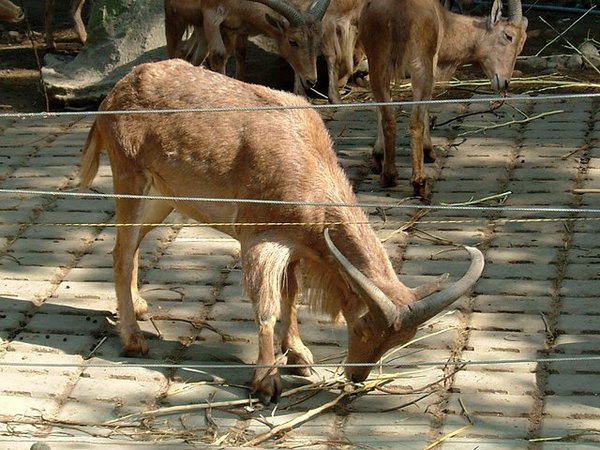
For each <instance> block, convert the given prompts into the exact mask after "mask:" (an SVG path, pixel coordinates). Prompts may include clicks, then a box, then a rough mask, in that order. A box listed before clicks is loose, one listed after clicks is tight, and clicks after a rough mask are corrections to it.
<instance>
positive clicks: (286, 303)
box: [281, 266, 313, 377]
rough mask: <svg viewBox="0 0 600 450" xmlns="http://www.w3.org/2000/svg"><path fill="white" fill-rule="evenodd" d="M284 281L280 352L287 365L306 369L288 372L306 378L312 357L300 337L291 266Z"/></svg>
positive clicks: (296, 289) (295, 292)
mask: <svg viewBox="0 0 600 450" xmlns="http://www.w3.org/2000/svg"><path fill="white" fill-rule="evenodd" d="M286 280H287V285H286V286H284V288H283V295H282V296H283V301H282V302H281V324H282V329H281V336H282V342H281V350H282V351H283V353H284V355H286V356H287V364H293V365H299V364H306V367H295V368H290V370H291V372H292V373H295V374H297V375H301V376H305V377H307V376H309V375H310V367H309V366H310V365H311V364H313V356H312V353H311V352H310V350H309V349H308V348H307V347H306V346H305V345H304V343H303V342H302V338H301V337H300V330H299V328H298V309H297V307H296V294H297V292H298V282H297V279H296V274H295V272H294V268H293V266H291V267H289V268H288V276H287V277H286Z"/></svg>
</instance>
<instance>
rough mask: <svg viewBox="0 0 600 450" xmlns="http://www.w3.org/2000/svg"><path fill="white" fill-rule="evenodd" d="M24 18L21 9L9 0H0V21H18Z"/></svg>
mask: <svg viewBox="0 0 600 450" xmlns="http://www.w3.org/2000/svg"><path fill="white" fill-rule="evenodd" d="M24 18H25V14H24V13H23V10H22V9H21V8H19V7H18V6H17V5H15V4H13V3H12V2H10V1H9V0H0V22H13V23H16V22H20V21H21V20H23V19H24Z"/></svg>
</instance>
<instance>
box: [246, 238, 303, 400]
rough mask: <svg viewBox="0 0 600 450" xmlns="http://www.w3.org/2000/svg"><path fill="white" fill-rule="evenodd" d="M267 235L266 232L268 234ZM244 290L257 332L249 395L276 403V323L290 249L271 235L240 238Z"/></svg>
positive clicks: (277, 382)
mask: <svg viewBox="0 0 600 450" xmlns="http://www.w3.org/2000/svg"><path fill="white" fill-rule="evenodd" d="M267 233H268V232H267ZM240 242H241V246H242V266H243V268H244V287H245V291H246V292H247V293H248V295H249V296H250V298H251V300H252V305H253V309H254V318H255V320H256V326H257V328H258V360H257V364H258V365H259V366H266V367H258V368H256V369H255V370H254V375H253V377H252V393H253V394H256V395H257V396H258V398H259V399H260V401H261V402H263V403H264V404H269V403H271V402H275V403H276V402H278V401H279V396H280V394H281V389H282V385H281V378H280V376H279V371H278V369H277V367H275V365H276V363H277V362H276V360H275V343H274V334H275V331H274V330H275V323H276V322H277V318H278V317H279V313H280V308H281V302H282V293H283V288H284V284H285V283H284V279H285V274H286V271H287V270H288V265H289V260H290V252H291V248H290V247H289V246H287V245H286V244H285V242H284V241H282V240H279V239H277V238H276V237H275V236H273V235H269V234H264V235H254V236H249V237H248V238H246V237H245V236H243V235H242V236H240Z"/></svg>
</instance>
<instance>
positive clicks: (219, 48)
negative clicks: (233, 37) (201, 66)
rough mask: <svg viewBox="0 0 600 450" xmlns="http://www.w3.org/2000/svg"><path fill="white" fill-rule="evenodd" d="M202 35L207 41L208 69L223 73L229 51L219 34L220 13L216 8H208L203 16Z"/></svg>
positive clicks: (221, 18) (221, 19) (221, 20)
mask: <svg viewBox="0 0 600 450" xmlns="http://www.w3.org/2000/svg"><path fill="white" fill-rule="evenodd" d="M203 19H204V20H203V25H204V27H203V28H204V35H205V36H206V41H207V42H208V65H209V68H210V70H213V71H215V72H219V73H222V74H225V70H226V68H227V67H226V66H227V60H228V59H229V52H228V49H227V47H226V46H225V43H224V42H223V36H222V34H221V23H222V22H223V17H222V14H220V13H219V11H218V10H215V9H209V10H207V11H206V12H205V13H204V17H203Z"/></svg>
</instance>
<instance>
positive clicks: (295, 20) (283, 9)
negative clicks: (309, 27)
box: [250, 0, 305, 27]
mask: <svg viewBox="0 0 600 450" xmlns="http://www.w3.org/2000/svg"><path fill="white" fill-rule="evenodd" d="M250 1H252V2H256V3H262V4H263V5H266V6H268V7H269V8H271V9H272V10H273V11H275V12H278V13H279V14H281V15H282V16H283V17H285V18H286V19H287V20H288V22H289V23H290V25H291V26H293V27H299V26H302V25H304V23H305V20H304V18H303V17H302V14H301V13H300V11H298V10H297V9H296V8H294V7H293V6H292V5H290V4H289V3H286V2H285V1H282V0H250Z"/></svg>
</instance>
